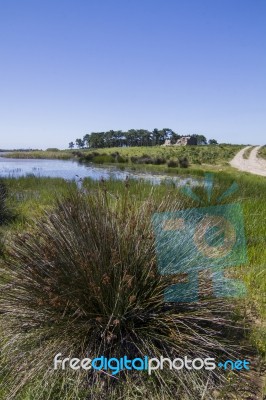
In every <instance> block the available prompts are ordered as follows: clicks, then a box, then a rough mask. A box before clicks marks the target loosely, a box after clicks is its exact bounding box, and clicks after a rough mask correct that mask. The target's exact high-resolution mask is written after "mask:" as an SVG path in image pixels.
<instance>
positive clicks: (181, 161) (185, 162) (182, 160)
mask: <svg viewBox="0 0 266 400" xmlns="http://www.w3.org/2000/svg"><path fill="white" fill-rule="evenodd" d="M179 165H180V167H181V168H188V166H189V161H188V158H187V157H182V158H180V159H179Z"/></svg>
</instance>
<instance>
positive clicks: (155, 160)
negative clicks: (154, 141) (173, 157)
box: [153, 157, 165, 165]
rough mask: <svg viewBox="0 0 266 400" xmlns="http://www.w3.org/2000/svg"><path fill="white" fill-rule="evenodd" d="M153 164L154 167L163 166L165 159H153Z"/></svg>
mask: <svg viewBox="0 0 266 400" xmlns="http://www.w3.org/2000/svg"><path fill="white" fill-rule="evenodd" d="M153 164H155V165H161V164H165V158H163V157H156V158H154V159H153Z"/></svg>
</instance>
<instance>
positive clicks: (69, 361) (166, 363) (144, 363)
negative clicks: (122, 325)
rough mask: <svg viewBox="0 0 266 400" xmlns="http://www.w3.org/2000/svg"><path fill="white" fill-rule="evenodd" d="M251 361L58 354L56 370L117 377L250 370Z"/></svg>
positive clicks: (55, 360) (55, 362) (55, 361)
mask: <svg viewBox="0 0 266 400" xmlns="http://www.w3.org/2000/svg"><path fill="white" fill-rule="evenodd" d="M249 364H250V363H249V361H247V360H235V361H232V360H226V361H225V362H218V363H217V364H216V362H215V359H214V358H212V357H206V358H199V357H197V358H194V359H191V358H190V357H187V356H185V357H183V358H181V357H180V358H175V359H173V360H172V359H170V358H166V357H163V356H160V357H159V358H150V357H148V356H144V357H143V358H140V357H137V358H133V359H130V358H128V357H127V356H124V357H121V358H116V357H111V358H107V357H104V356H100V357H96V358H83V359H80V358H69V357H66V358H62V353H58V354H56V356H55V357H54V370H58V369H61V370H65V369H68V368H70V369H72V370H74V371H78V370H85V371H89V370H94V371H101V372H104V373H111V375H117V374H118V373H119V372H120V371H124V370H128V371H132V370H135V371H147V372H148V375H151V374H152V372H153V371H156V370H163V369H165V368H167V369H170V370H176V371H180V370H183V369H186V370H187V371H190V370H196V371H199V370H202V369H204V370H207V371H212V370H214V369H216V368H221V369H224V370H236V371H241V370H249Z"/></svg>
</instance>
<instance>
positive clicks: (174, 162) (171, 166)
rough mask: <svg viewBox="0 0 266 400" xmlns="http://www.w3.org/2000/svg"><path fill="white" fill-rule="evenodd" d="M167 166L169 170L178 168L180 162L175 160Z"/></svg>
mask: <svg viewBox="0 0 266 400" xmlns="http://www.w3.org/2000/svg"><path fill="white" fill-rule="evenodd" d="M167 166H168V167H169V168H174V167H178V162H177V161H174V160H169V161H168V163H167Z"/></svg>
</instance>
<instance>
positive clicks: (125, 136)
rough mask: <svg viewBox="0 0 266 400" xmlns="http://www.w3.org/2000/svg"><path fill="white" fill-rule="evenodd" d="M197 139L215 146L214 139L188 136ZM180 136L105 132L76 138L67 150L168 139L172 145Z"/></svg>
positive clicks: (156, 132)
mask: <svg viewBox="0 0 266 400" xmlns="http://www.w3.org/2000/svg"><path fill="white" fill-rule="evenodd" d="M190 136H191V137H194V138H196V139H197V144H198V145H205V144H208V143H209V144H217V141H216V140H215V139H210V140H209V141H207V138H206V137H205V136H204V135H196V134H193V135H190ZM181 137H182V135H179V134H178V133H176V132H174V131H173V130H172V129H169V128H164V129H157V128H155V129H153V131H149V130H147V129H129V130H128V131H126V132H124V131H121V130H119V131H114V130H110V131H106V132H91V133H87V134H86V135H84V136H83V138H78V139H76V140H75V142H70V143H69V148H70V149H73V148H74V147H75V146H76V147H78V148H79V149H83V148H108V147H131V146H157V145H162V144H164V142H165V140H166V139H168V140H170V142H171V143H172V144H174V143H176V141H177V140H178V139H180V138H181Z"/></svg>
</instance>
